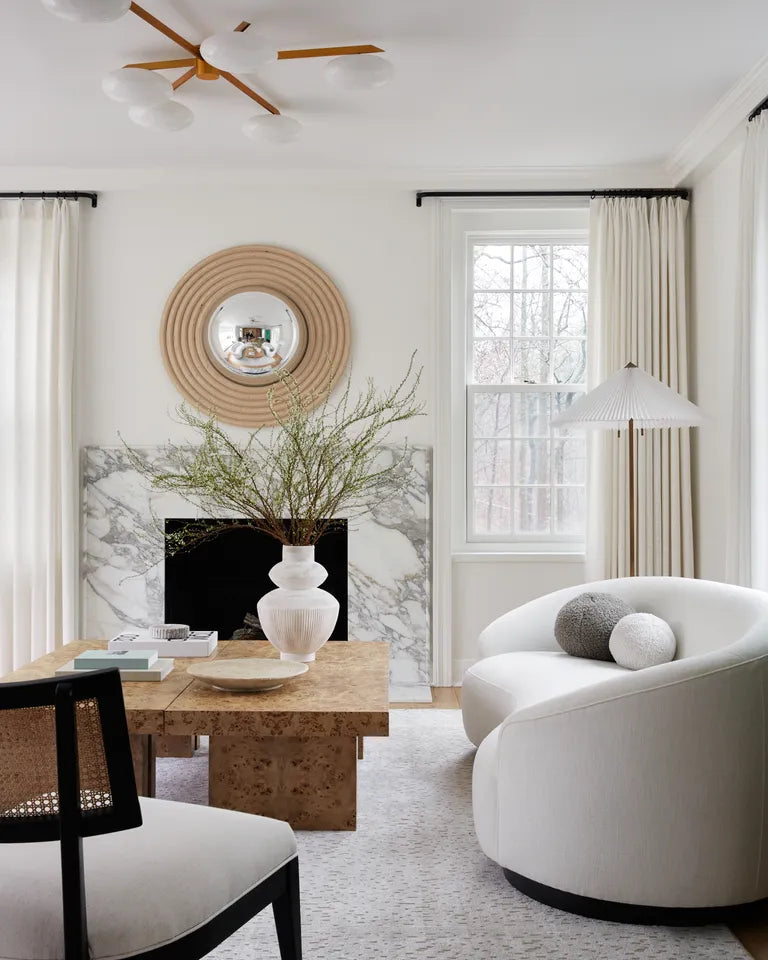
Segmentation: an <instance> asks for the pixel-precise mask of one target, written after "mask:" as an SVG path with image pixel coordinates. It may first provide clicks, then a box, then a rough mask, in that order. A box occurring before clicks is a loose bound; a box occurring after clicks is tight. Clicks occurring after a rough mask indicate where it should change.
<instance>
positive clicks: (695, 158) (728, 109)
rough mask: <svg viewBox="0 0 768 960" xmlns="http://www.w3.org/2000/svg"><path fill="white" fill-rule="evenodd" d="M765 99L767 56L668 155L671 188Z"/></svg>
mask: <svg viewBox="0 0 768 960" xmlns="http://www.w3.org/2000/svg"><path fill="white" fill-rule="evenodd" d="M766 96H768V56H766V57H763V59H762V60H760V61H759V62H758V63H756V64H755V66H754V67H753V68H752V69H751V70H750V71H749V73H747V74H745V75H744V76H743V77H742V78H741V80H739V81H738V83H736V84H734V86H732V87H731V89H730V90H729V91H728V92H727V93H726V94H725V96H723V97H721V98H720V100H718V101H717V103H716V104H715V105H714V107H712V109H711V110H710V111H709V112H708V113H706V114H705V115H704V117H703V118H702V119H701V120H700V121H699V122H698V123H697V124H696V126H695V127H694V128H693V130H691V132H690V133H689V134H688V136H687V137H685V139H684V140H682V141H681V143H680V144H679V145H678V147H677V148H676V149H675V150H674V151H673V152H672V153H671V154H670V155H669V157H668V159H667V161H666V163H665V164H664V169H665V173H666V177H667V179H668V180H669V181H671V183H672V184H673V186H677V185H678V184H680V183H681V182H682V181H683V180H685V178H686V177H687V176H688V175H689V174H690V173H691V172H692V171H693V170H694V169H695V168H696V167H698V166H699V165H700V164H701V163H703V162H704V161H705V160H706V159H707V157H709V156H710V154H712V153H714V151H715V150H717V148H718V147H720V145H721V144H723V143H724V142H725V141H726V140H727V139H728V138H729V137H730V136H731V135H732V134H733V133H734V131H735V130H736V129H737V128H738V127H739V125H740V124H742V123H746V120H747V117H748V116H749V114H750V113H751V111H752V110H753V109H754V108H755V107H756V106H757V104H758V103H760V101H761V100H764V99H765V97H766Z"/></svg>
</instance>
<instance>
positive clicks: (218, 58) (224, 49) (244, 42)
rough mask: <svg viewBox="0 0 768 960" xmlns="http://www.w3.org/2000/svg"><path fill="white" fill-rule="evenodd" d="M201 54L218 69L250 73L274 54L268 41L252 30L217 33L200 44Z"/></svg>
mask: <svg viewBox="0 0 768 960" xmlns="http://www.w3.org/2000/svg"><path fill="white" fill-rule="evenodd" d="M200 56H201V57H202V58H203V60H205V61H206V63H210V65H211V66H212V67H216V69H217V70H225V71H227V73H250V72H251V71H252V70H258V69H259V67H261V66H263V64H265V63H266V62H267V61H268V60H270V59H272V58H273V56H274V51H273V50H272V49H271V48H270V46H269V44H268V43H267V41H266V40H265V39H264V38H263V37H260V36H259V35H258V34H256V33H251V31H250V30H244V31H242V32H237V31H230V32H229V33H215V34H214V35H213V36H212V37H208V38H206V39H205V40H203V42H202V43H201V44H200Z"/></svg>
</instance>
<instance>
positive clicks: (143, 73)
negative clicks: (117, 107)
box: [101, 67, 173, 107]
mask: <svg viewBox="0 0 768 960" xmlns="http://www.w3.org/2000/svg"><path fill="white" fill-rule="evenodd" d="M101 89H102V90H103V91H104V93H106V95H107V96H108V97H109V98H110V100H116V101H117V102H118V103H127V104H129V105H130V106H132V107H155V106H157V105H158V104H160V103H163V102H164V101H165V100H169V99H170V98H171V96H173V85H172V84H171V82H170V80H167V79H166V78H165V77H164V76H162V75H161V74H159V73H155V72H154V71H153V70H142V69H141V68H140V67H121V68H120V69H119V70H112V72H111V73H108V74H107V75H106V76H105V77H104V79H103V80H102V81H101Z"/></svg>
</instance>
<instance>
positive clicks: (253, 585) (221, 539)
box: [165, 518, 347, 640]
mask: <svg viewBox="0 0 768 960" xmlns="http://www.w3.org/2000/svg"><path fill="white" fill-rule="evenodd" d="M188 522H189V521H187V520H182V519H175V518H173V519H167V520H166V521H165V532H166V534H168V533H173V532H174V531H175V530H178V529H179V527H181V526H183V524H185V523H188ZM196 522H200V523H204V524H205V525H206V526H211V527H213V526H217V525H218V526H222V525H226V521H221V520H204V521H196ZM281 556H282V545H281V544H280V543H278V542H277V540H275V539H274V538H273V537H270V536H269V535H268V534H266V533H262V532H261V531H260V530H253V529H246V528H234V529H231V530H226V531H224V532H222V533H221V534H220V535H219V536H216V537H212V538H211V539H210V540H206V541H204V542H203V543H201V544H200V545H199V546H197V547H195V549H194V550H190V551H189V553H181V554H177V555H176V556H173V557H166V558H165V620H166V622H167V623H188V624H189V625H190V627H191V628H192V629H193V630H218V631H219V639H220V640H228V639H229V638H230V637H231V636H232V634H233V633H234V631H235V630H238V629H240V628H241V627H242V626H243V622H244V619H245V616H246V614H249V613H250V614H255V613H256V603H257V602H258V600H259V598H260V597H262V596H263V595H264V594H265V593H267V591H269V590H274V589H275V585H274V584H273V583H272V581H271V580H270V579H269V571H270V569H271V568H272V567H273V566H274V565H275V564H276V563H278V562H279V560H280V559H281ZM315 559H316V560H317V562H318V563H321V564H322V565H323V566H324V567H325V569H326V570H327V571H328V579H327V580H326V581H325V582H324V583H323V584H322V585H321V586H322V588H323V590H327V591H328V592H329V593H331V594H333V596H334V597H336V599H337V600H338V601H339V619H338V621H337V623H336V627H335V629H334V631H333V635H332V636H331V640H346V639H347V521H346V520H340V521H338V523H337V525H336V526H335V527H334V528H333V529H331V530H329V531H328V532H327V533H325V534H324V535H323V537H322V538H321V539H320V541H319V542H318V544H317V546H316V547H315Z"/></svg>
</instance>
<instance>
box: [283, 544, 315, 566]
mask: <svg viewBox="0 0 768 960" xmlns="http://www.w3.org/2000/svg"><path fill="white" fill-rule="evenodd" d="M314 559H315V548H314V546H309V547H292V546H288V545H286V544H284V545H283V560H291V561H293V562H294V563H296V562H298V563H311V562H312V561H313V560H314Z"/></svg>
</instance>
